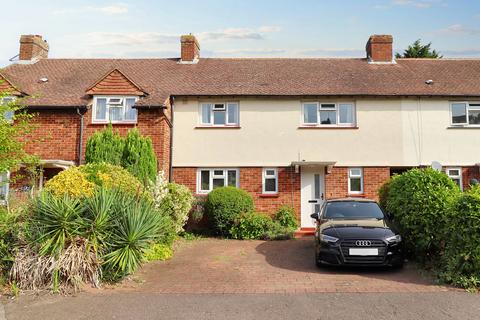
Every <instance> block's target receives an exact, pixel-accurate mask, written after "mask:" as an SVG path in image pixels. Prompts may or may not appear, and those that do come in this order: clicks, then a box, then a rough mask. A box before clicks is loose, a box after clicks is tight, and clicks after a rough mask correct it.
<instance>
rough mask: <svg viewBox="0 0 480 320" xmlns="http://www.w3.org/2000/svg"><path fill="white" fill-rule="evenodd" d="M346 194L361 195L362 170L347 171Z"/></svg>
mask: <svg viewBox="0 0 480 320" xmlns="http://www.w3.org/2000/svg"><path fill="white" fill-rule="evenodd" d="M348 193H349V194H362V193H363V169H362V168H349V169H348Z"/></svg>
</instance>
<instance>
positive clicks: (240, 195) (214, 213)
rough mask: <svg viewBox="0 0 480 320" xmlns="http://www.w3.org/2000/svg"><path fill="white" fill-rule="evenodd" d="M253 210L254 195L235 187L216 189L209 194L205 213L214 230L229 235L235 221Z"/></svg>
mask: <svg viewBox="0 0 480 320" xmlns="http://www.w3.org/2000/svg"><path fill="white" fill-rule="evenodd" d="M253 210H254V205H253V199H252V196H251V195H250V194H248V193H247V192H246V191H244V190H242V189H238V188H235V187H221V188H216V189H214V190H213V191H211V192H210V193H209V194H208V197H207V201H206V203H205V214H206V215H207V217H208V219H209V221H210V223H211V224H212V227H213V229H214V231H216V232H217V233H218V234H219V235H222V236H229V235H230V229H231V228H232V226H233V225H234V223H235V221H236V220H237V219H238V218H240V216H241V215H242V214H244V213H247V212H251V211H253Z"/></svg>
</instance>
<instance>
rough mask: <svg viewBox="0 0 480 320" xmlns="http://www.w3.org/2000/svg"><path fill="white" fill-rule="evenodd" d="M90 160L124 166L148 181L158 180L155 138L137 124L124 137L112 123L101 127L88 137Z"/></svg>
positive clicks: (87, 160) (87, 151)
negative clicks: (141, 132) (154, 147)
mask: <svg viewBox="0 0 480 320" xmlns="http://www.w3.org/2000/svg"><path fill="white" fill-rule="evenodd" d="M85 162H86V163H109V164H113V165H117V166H122V167H123V168H125V169H127V171H128V172H130V173H131V174H133V175H134V176H135V177H136V178H138V180H140V181H141V182H142V183H143V184H144V185H148V184H149V183H150V182H152V181H155V176H156V174H157V156H156V155H155V151H154V150H153V144H152V140H151V139H150V138H149V137H144V136H142V135H141V134H140V132H139V131H138V129H137V128H133V129H132V130H130V131H129V132H128V134H127V137H126V138H123V137H122V136H121V135H120V133H118V132H114V131H113V128H112V125H111V124H110V125H108V127H107V128H105V129H104V130H102V131H97V132H95V134H93V135H92V136H91V137H90V138H89V139H88V141H87V148H86V151H85Z"/></svg>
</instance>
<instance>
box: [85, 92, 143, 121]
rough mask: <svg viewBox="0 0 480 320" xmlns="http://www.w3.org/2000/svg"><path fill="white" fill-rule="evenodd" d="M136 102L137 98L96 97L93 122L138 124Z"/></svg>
mask: <svg viewBox="0 0 480 320" xmlns="http://www.w3.org/2000/svg"><path fill="white" fill-rule="evenodd" d="M136 102H137V98H136V97H95V99H94V103H93V122H94V123H108V122H111V123H136V122H137V109H134V108H133V106H134V105H135V103H136Z"/></svg>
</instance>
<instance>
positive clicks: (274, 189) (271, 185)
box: [262, 168, 278, 194]
mask: <svg viewBox="0 0 480 320" xmlns="http://www.w3.org/2000/svg"><path fill="white" fill-rule="evenodd" d="M262 176H263V177H262V193H264V194H276V193H278V169H277V168H263V174H262Z"/></svg>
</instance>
